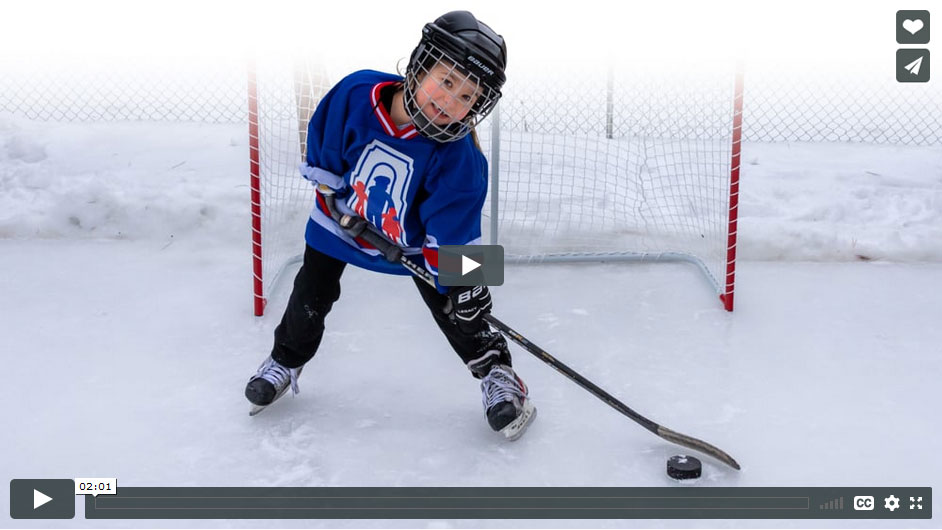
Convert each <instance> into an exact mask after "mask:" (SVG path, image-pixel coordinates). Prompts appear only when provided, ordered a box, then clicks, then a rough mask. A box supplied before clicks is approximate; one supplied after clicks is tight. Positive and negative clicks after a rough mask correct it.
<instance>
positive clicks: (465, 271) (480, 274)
mask: <svg viewBox="0 0 942 530" xmlns="http://www.w3.org/2000/svg"><path fill="white" fill-rule="evenodd" d="M438 282H439V283H441V284H442V285H445V286H458V285H461V286H469V285H489V286H493V285H503V284H504V247H502V246H500V245H442V246H441V247H439V248H438Z"/></svg>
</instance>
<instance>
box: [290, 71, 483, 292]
mask: <svg viewBox="0 0 942 530" xmlns="http://www.w3.org/2000/svg"><path fill="white" fill-rule="evenodd" d="M400 81H402V78H401V77H399V76H396V75H392V74H386V73H381V72H376V71H370V70H363V71H359V72H354V73H353V74H350V75H349V76H347V77H345V78H344V79H342V80H341V81H340V82H339V83H337V84H336V85H335V86H334V87H333V88H332V89H331V90H330V91H329V92H328V93H327V94H326V95H325V96H324V98H323V99H322V100H321V102H320V103H319V104H318V106H317V110H316V111H315V112H314V115H313V117H312V118H311V121H310V123H309V125H308V136H307V160H306V162H307V163H306V164H305V165H302V168H301V172H302V175H303V176H304V177H305V178H307V179H308V180H311V181H313V182H314V183H321V184H326V185H328V186H330V187H332V188H334V189H335V190H336V192H337V193H336V196H337V199H338V200H337V205H338V207H339V208H340V209H341V210H343V211H346V212H347V213H350V212H354V213H356V214H357V215H359V216H360V217H363V218H364V219H366V220H367V221H369V222H370V223H371V224H372V225H373V226H375V227H376V228H378V229H379V230H380V231H381V232H382V233H384V234H386V236H387V237H388V238H389V239H390V240H392V241H394V242H395V243H396V244H398V245H399V246H400V247H402V249H403V254H404V255H406V256H407V257H408V258H409V259H411V260H413V261H415V262H416V263H418V264H420V265H424V266H425V267H426V268H427V269H428V270H429V271H430V272H432V274H433V275H435V277H436V278H437V277H438V247H439V245H469V244H478V243H480V239H481V209H482V208H483V205H484V198H485V195H486V194H487V161H486V160H485V158H484V155H483V154H482V153H481V152H480V150H478V148H477V147H476V146H475V145H474V141H473V139H472V138H471V136H470V135H468V136H466V137H464V138H462V139H461V140H458V141H455V142H450V143H438V142H435V141H433V140H429V139H427V138H424V137H422V136H420V135H419V134H418V132H417V131H416V130H415V127H414V126H413V125H411V124H409V125H407V126H404V127H403V128H397V127H396V124H395V123H393V121H392V119H391V118H390V116H389V112H388V109H386V108H385V106H384V105H383V103H382V101H381V100H380V91H381V90H382V89H383V88H384V87H385V86H388V85H390V84H393V83H396V82H400ZM305 240H306V241H307V244H308V245H310V246H311V247H313V248H315V249H317V250H319V251H320V252H323V253H325V254H328V255H330V256H332V257H334V258H336V259H339V260H342V261H345V262H347V263H350V264H353V265H356V266H359V267H362V268H365V269H370V270H374V271H379V272H385V273H390V274H403V275H405V274H409V273H408V271H406V269H405V268H404V267H402V266H401V265H399V264H397V263H389V262H388V261H386V259H385V258H384V257H383V256H382V255H381V254H380V252H379V251H378V250H377V249H375V248H374V247H373V246H372V245H370V244H369V243H367V242H366V241H363V240H361V239H359V238H357V239H354V238H352V237H350V236H349V235H347V234H346V233H345V232H344V231H343V230H342V229H341V228H340V226H339V225H338V224H337V223H336V222H335V221H334V220H333V219H332V218H331V217H330V214H329V212H328V210H327V205H326V203H325V202H324V199H323V197H322V196H321V195H320V194H319V193H318V195H317V204H316V205H315V206H314V209H313V211H312V212H311V216H310V219H309V220H308V223H307V229H306V231H305ZM446 290H447V289H445V288H442V287H441V286H439V291H441V292H446Z"/></svg>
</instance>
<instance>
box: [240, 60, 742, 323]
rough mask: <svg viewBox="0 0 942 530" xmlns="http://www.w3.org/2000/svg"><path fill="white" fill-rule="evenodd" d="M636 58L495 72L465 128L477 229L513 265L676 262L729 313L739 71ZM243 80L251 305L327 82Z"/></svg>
mask: <svg viewBox="0 0 942 530" xmlns="http://www.w3.org/2000/svg"><path fill="white" fill-rule="evenodd" d="M636 66H637V67H636V68H633V69H632V71H631V72H630V73H622V72H617V71H613V70H611V69H608V70H606V69H604V68H603V69H595V70H594V71H593V72H583V73H580V74H579V75H573V74H572V72H563V74H561V75H564V76H565V79H563V78H561V77H556V78H554V77H552V76H520V77H518V78H513V77H512V78H511V80H510V81H508V83H507V85H506V86H505V89H504V98H503V99H502V100H501V103H500V105H499V106H498V109H497V110H496V111H495V112H494V114H492V115H491V117H489V118H488V119H487V120H486V121H485V122H484V123H482V124H481V126H479V130H478V132H479V136H480V139H481V143H482V148H483V150H484V152H485V155H486V156H487V157H488V159H489V163H490V170H491V175H490V178H491V183H490V189H489V197H488V202H487V204H486V205H485V212H484V214H485V220H484V223H485V226H484V227H483V231H484V234H485V237H484V240H485V242H489V243H491V244H501V245H503V246H504V248H505V252H506V254H507V256H508V261H510V262H518V263H537V262H554V261H686V262H690V263H692V264H694V265H696V267H697V268H699V270H700V271H701V272H702V273H703V275H704V277H705V278H706V279H707V280H708V281H709V283H710V285H711V286H712V288H713V289H714V290H715V291H716V293H717V294H718V295H719V297H720V300H721V301H722V303H723V305H724V307H725V308H726V309H727V310H732V308H733V287H734V278H735V254H736V217H737V215H736V213H737V201H738V178H739V157H740V154H739V145H740V138H741V115H742V91H743V80H742V73H741V71H737V69H736V68H733V67H726V68H720V69H711V70H709V71H708V72H707V71H706V70H704V69H702V68H701V69H696V70H688V71H686V72H685V73H682V74H665V73H663V72H662V71H660V69H658V68H657V65H652V67H651V68H650V69H645V68H644V67H643V65H636ZM553 71H560V70H559V69H553ZM249 77H250V81H249V120H250V136H251V138H250V146H251V152H252V176H251V178H252V190H253V192H252V208H253V234H254V238H253V256H254V262H253V267H254V275H255V285H254V288H255V314H256V315H261V314H262V313H263V312H264V309H265V303H266V299H267V297H268V296H269V292H270V290H271V288H272V286H273V285H274V283H275V282H276V281H278V279H279V277H280V276H281V272H282V271H284V269H285V267H286V266H287V265H290V264H291V263H293V262H294V261H296V260H298V259H299V254H300V249H299V242H300V241H302V237H301V235H302V233H303V226H304V223H305V221H304V216H305V215H306V213H307V212H308V211H309V210H310V208H311V205H312V204H313V195H312V194H313V190H312V189H311V187H310V185H309V184H308V183H307V182H306V181H304V180H303V179H301V178H299V176H298V175H299V173H298V165H299V164H300V162H301V160H302V156H303V155H302V154H303V153H304V146H305V135H306V124H307V120H308V119H309V117H310V115H311V113H312V112H313V110H314V108H315V107H316V105H317V102H318V101H319V100H320V98H321V96H322V95H323V94H324V93H326V91H327V90H328V89H329V82H328V80H327V79H326V77H325V75H324V73H323V71H322V70H318V69H316V68H314V67H312V65H310V64H306V65H303V67H301V68H298V67H297V66H292V65H291V64H288V63H286V64H281V65H272V64H270V63H266V64H264V65H261V64H256V66H255V68H254V69H253V70H252V72H251V73H250V74H249ZM572 79H579V80H581V81H580V82H581V85H578V86H572V85H571V83H570V82H568V81H567V80H572Z"/></svg>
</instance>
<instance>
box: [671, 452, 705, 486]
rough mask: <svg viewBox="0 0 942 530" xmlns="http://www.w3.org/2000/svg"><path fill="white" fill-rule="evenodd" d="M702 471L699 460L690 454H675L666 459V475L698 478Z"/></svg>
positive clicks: (677, 477) (678, 478)
mask: <svg viewBox="0 0 942 530" xmlns="http://www.w3.org/2000/svg"><path fill="white" fill-rule="evenodd" d="M702 472H703V467H702V466H701V465H700V461H699V460H697V459H696V458H694V457H692V456H686V455H676V456H672V457H670V458H669V459H668V460H667V475H668V476H669V477H671V478H676V479H677V480H689V479H692V478H699V477H700V474H701V473H702Z"/></svg>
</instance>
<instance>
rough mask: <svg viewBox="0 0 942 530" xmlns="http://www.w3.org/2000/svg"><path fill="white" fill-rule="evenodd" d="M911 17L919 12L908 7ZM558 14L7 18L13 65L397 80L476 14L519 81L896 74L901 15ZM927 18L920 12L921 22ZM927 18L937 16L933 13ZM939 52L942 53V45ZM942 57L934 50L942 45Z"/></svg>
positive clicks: (89, 9)
mask: <svg viewBox="0 0 942 530" xmlns="http://www.w3.org/2000/svg"><path fill="white" fill-rule="evenodd" d="M909 4H911V3H909ZM548 5H549V3H547V2H533V1H521V0H515V1H507V0H467V1H465V2H455V1H453V0H448V1H446V2H429V1H426V2H414V1H406V0H400V1H397V2H388V1H376V0H347V1H330V2H321V1H314V0H308V1H305V2H300V1H284V0H283V1H266V2H261V1H255V2H253V1H245V0H236V1H229V2H219V1H204V2H199V1H194V0H189V1H179V0H168V1H164V2H156V3H155V2H147V3H144V2H126V1H122V2H119V1H107V0H98V1H82V2H60V1H41V0H33V1H30V2H16V3H15V4H13V3H10V4H5V5H4V11H5V13H4V18H5V19H7V20H10V21H15V22H14V23H12V24H10V23H8V24H5V28H4V31H3V32H2V33H0V54H6V55H10V54H12V55H27V56H29V57H33V58H36V59H43V60H51V59H53V58H60V59H61V58H70V59H74V58H75V57H78V56H80V57H83V58H84V59H85V60H94V59H96V58H113V57H126V58H135V57H164V56H172V57H175V58H177V59H178V60H179V59H180V58H185V57H195V56H207V55H209V56H240V55H244V54H245V53H246V51H247V50H250V49H255V50H260V51H263V52H276V53H284V52H285V51H287V50H299V49H301V50H310V51H313V52H315V53H319V54H321V55H323V56H326V57H328V58H329V60H331V62H334V61H337V62H346V61H353V62H355V63H356V65H355V66H357V67H371V68H379V69H384V70H392V69H393V68H394V67H395V64H396V61H398V60H399V59H400V58H403V57H407V56H408V54H409V52H410V51H411V49H412V48H413V47H414V46H415V44H416V43H417V42H418V38H419V35H420V31H421V27H422V25H423V24H424V23H426V22H428V21H431V20H433V19H434V18H436V17H437V16H438V15H440V14H442V13H444V12H446V11H449V10H452V9H468V10H470V11H472V12H473V13H474V14H475V15H476V16H478V18H480V19H481V20H484V21H485V22H487V23H488V24H490V25H491V26H492V27H494V28H495V29H496V30H497V31H498V33H501V34H503V35H504V36H505V38H506V39H507V42H508V47H509V55H510V58H509V62H510V65H509V66H510V68H514V67H522V66H524V65H537V64H539V63H544V64H551V63H552V62H553V61H558V60H572V59H577V60H583V61H591V60H593V59H595V60H599V61H601V60H603V59H604V57H605V55H606V54H611V55H613V56H614V57H616V58H625V59H632V60H636V59H647V60H654V61H658V60H661V58H672V57H677V56H681V55H684V56H706V57H715V58H719V59H728V58H734V56H736V55H741V56H743V57H745V58H747V59H748V60H750V62H760V63H761V62H768V61H771V62H774V63H776V64H778V63H783V62H787V63H793V64H804V63H806V62H807V61H808V60H809V59H810V58H815V59H817V60H818V62H826V63H828V64H833V65H834V66H835V67H836V68H840V67H841V65H843V64H846V62H847V61H856V60H858V59H860V58H870V61H872V62H873V63H874V64H881V65H882V64H887V63H888V64H893V63H892V58H893V55H894V54H895V51H896V49H897V48H899V47H900V46H898V45H897V44H896V40H895V32H894V24H895V13H896V10H898V9H912V8H914V6H913V5H907V3H906V2H900V1H884V2H874V1H854V2H851V1H821V0H818V1H807V0H789V1H787V2H785V1H780V2H769V1H761V2H760V1H751V2H747V1H709V2H703V1H701V2H696V1H689V0H688V1H681V0H675V1H659V2H641V1H633V2H627V1H600V0H580V1H579V2H575V3H571V4H568V5H569V6H570V7H567V8H563V9H550V8H548V7H547V6H548ZM918 7H919V6H915V8H918ZM923 7H925V6H923ZM935 40H936V41H938V40H939V39H935ZM930 46H931V45H930Z"/></svg>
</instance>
